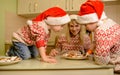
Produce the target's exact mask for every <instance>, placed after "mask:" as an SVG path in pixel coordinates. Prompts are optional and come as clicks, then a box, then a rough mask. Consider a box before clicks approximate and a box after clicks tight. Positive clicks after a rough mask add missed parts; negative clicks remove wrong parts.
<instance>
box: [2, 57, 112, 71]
mask: <svg viewBox="0 0 120 75" xmlns="http://www.w3.org/2000/svg"><path fill="white" fill-rule="evenodd" d="M56 59H57V63H45V62H42V61H40V60H39V58H36V59H29V60H22V61H21V62H19V63H16V64H11V65H5V66H0V70H59V69H61V70H62V69H63V70H65V69H72V70H73V69H103V68H112V67H113V65H97V64H95V62H93V61H91V60H88V59H86V60H67V59H64V58H61V57H56Z"/></svg>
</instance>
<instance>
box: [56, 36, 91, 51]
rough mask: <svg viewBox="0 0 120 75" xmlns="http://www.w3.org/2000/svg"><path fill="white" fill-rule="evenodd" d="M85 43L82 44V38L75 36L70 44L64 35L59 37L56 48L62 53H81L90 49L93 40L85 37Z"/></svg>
mask: <svg viewBox="0 0 120 75" xmlns="http://www.w3.org/2000/svg"><path fill="white" fill-rule="evenodd" d="M83 41H84V43H83V44H81V43H80V37H79V36H75V37H71V38H70V41H69V42H68V40H67V37H66V36H65V35H64V36H63V35H61V36H59V37H58V40H57V42H56V48H57V49H59V50H60V51H61V53H62V52H67V51H81V52H85V50H87V49H89V48H90V45H91V40H90V37H89V36H88V35H84V39H83Z"/></svg>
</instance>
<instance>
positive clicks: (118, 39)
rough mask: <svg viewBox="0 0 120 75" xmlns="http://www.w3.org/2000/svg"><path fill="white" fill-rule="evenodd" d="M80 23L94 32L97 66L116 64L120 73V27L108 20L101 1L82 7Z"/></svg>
mask: <svg viewBox="0 0 120 75" xmlns="http://www.w3.org/2000/svg"><path fill="white" fill-rule="evenodd" d="M78 15H79V16H78V20H77V21H78V22H79V23H80V24H84V25H85V26H86V29H87V30H88V31H91V32H94V40H95V50H94V59H95V62H96V63H97V64H109V63H112V64H115V68H114V70H115V71H117V72H118V71H119V72H120V25H118V24H117V23H116V22H114V21H113V20H111V19H110V18H108V17H107V16H106V14H105V12H104V5H103V3H102V2H101V1H100V0H88V1H87V2H85V3H84V4H82V5H81V8H80V11H79V14H78Z"/></svg>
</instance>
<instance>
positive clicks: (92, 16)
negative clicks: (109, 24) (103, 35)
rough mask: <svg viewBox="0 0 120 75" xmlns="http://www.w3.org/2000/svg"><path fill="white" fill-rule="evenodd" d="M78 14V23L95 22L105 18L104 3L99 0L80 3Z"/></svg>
mask: <svg viewBox="0 0 120 75" xmlns="http://www.w3.org/2000/svg"><path fill="white" fill-rule="evenodd" d="M78 15H79V16H78V19H77V21H78V23H80V24H87V23H92V22H97V21H101V20H102V19H105V18H107V16H106V15H105V13H104V5H103V3H102V2H101V1H100V0H88V1H87V2H85V3H84V4H82V5H81V8H80V11H79V14H78Z"/></svg>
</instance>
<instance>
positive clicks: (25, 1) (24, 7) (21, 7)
mask: <svg viewBox="0 0 120 75" xmlns="http://www.w3.org/2000/svg"><path fill="white" fill-rule="evenodd" d="M31 7H32V3H31V0H18V9H17V13H18V14H29V13H30V12H31V11H32V10H31Z"/></svg>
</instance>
